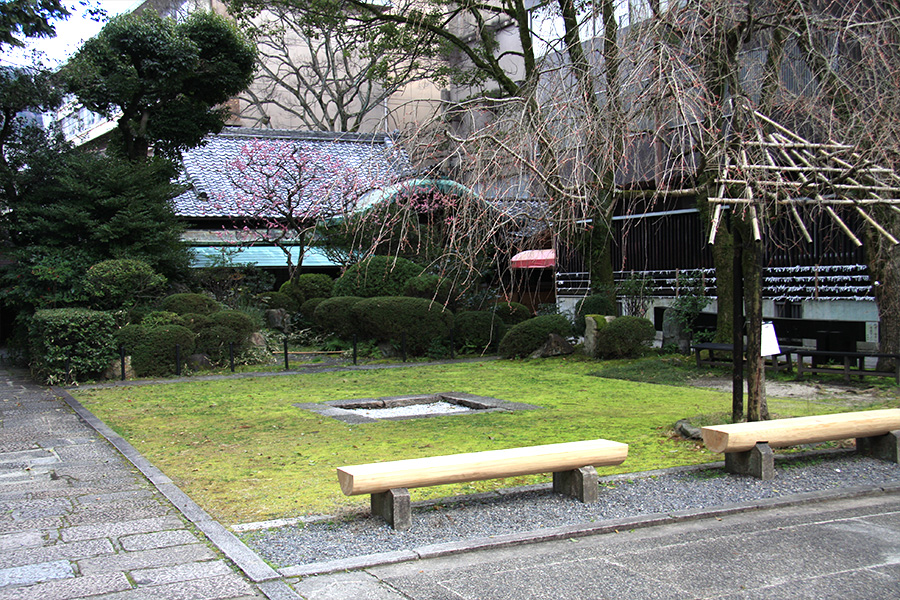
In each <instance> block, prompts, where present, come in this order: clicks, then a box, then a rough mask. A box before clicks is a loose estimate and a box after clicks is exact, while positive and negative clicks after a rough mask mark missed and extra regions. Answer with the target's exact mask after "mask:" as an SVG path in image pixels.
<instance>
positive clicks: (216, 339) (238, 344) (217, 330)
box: [195, 325, 247, 362]
mask: <svg viewBox="0 0 900 600" xmlns="http://www.w3.org/2000/svg"><path fill="white" fill-rule="evenodd" d="M246 339H247V338H246V336H242V335H240V334H239V333H238V332H237V331H235V330H234V329H232V328H230V327H226V326H224V325H211V326H210V327H205V328H203V329H202V330H200V333H198V334H197V343H196V345H195V349H196V351H197V352H201V353H203V354H205V355H206V356H208V357H209V359H210V360H211V361H213V362H223V361H225V360H226V359H228V358H229V356H230V353H229V348H230V344H234V351H235V353H238V352H240V350H241V349H242V348H243V346H244V345H245V343H246Z"/></svg>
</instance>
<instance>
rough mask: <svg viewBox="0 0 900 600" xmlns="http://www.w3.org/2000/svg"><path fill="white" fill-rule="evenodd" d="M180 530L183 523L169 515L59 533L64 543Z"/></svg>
mask: <svg viewBox="0 0 900 600" xmlns="http://www.w3.org/2000/svg"><path fill="white" fill-rule="evenodd" d="M180 528H184V522H183V521H182V520H181V519H179V518H178V517H176V516H175V515H171V516H168V517H158V518H152V519H137V520H132V521H114V522H108V523H98V524H96V525H81V526H78V527H68V528H65V529H63V530H62V531H61V532H60V535H61V537H62V540H63V541H64V542H76V541H80V540H93V539H97V538H116V537H121V536H125V535H132V534H139V533H150V532H158V531H164V530H169V529H180ZM170 545H171V544H170Z"/></svg>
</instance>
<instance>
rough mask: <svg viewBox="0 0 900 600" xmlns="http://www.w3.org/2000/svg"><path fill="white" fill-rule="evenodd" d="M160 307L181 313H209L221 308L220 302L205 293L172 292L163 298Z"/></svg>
mask: <svg viewBox="0 0 900 600" xmlns="http://www.w3.org/2000/svg"><path fill="white" fill-rule="evenodd" d="M160 307H161V308H162V309H163V310H166V311H169V312H173V313H178V314H179V315H184V314H187V313H197V314H201V315H208V314H210V313H212V312H215V311H217V310H219V303H218V302H216V301H215V300H213V299H212V298H210V297H209V296H205V295H203V294H172V295H171V296H166V297H165V298H163V301H162V302H161V303H160Z"/></svg>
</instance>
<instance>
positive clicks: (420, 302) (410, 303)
mask: <svg viewBox="0 0 900 600" xmlns="http://www.w3.org/2000/svg"><path fill="white" fill-rule="evenodd" d="M323 305H324V302H323V303H322V304H321V305H319V309H321V308H322V306H323ZM353 315H354V316H355V317H356V320H357V322H358V324H359V329H360V333H361V334H362V335H363V336H365V337H368V338H372V339H375V340H378V341H381V342H387V341H395V342H399V341H400V340H401V339H402V337H403V334H404V333H405V334H406V350H407V352H409V353H410V354H418V355H422V354H425V353H426V351H428V349H429V347H431V346H432V345H433V344H434V343H435V342H438V341H441V342H442V341H444V340H446V339H447V338H448V335H449V333H450V325H451V324H452V323H453V314H452V313H451V312H450V311H449V310H447V308H446V307H445V306H444V305H443V304H440V303H439V302H432V301H431V300H427V299H425V298H410V297H407V296H380V297H377V298H367V299H365V300H361V301H359V302H357V303H356V304H355V305H354V306H353Z"/></svg>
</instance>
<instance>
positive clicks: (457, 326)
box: [453, 310, 508, 352]
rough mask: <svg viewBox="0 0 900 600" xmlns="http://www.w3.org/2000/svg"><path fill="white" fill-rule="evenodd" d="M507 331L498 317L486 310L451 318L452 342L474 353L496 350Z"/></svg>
mask: <svg viewBox="0 0 900 600" xmlns="http://www.w3.org/2000/svg"><path fill="white" fill-rule="evenodd" d="M507 329H508V328H507V325H506V323H504V322H503V321H502V320H501V319H500V317H498V316H497V315H496V314H495V313H493V312H491V311H487V310H466V311H462V312H459V313H457V314H456V316H455V317H454V318H453V337H454V341H455V342H456V343H457V344H458V345H459V346H461V347H465V348H472V349H474V350H475V351H476V352H486V351H488V350H491V349H494V348H496V347H497V345H498V344H499V343H500V340H501V339H503V335H504V334H505V333H506V330H507Z"/></svg>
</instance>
